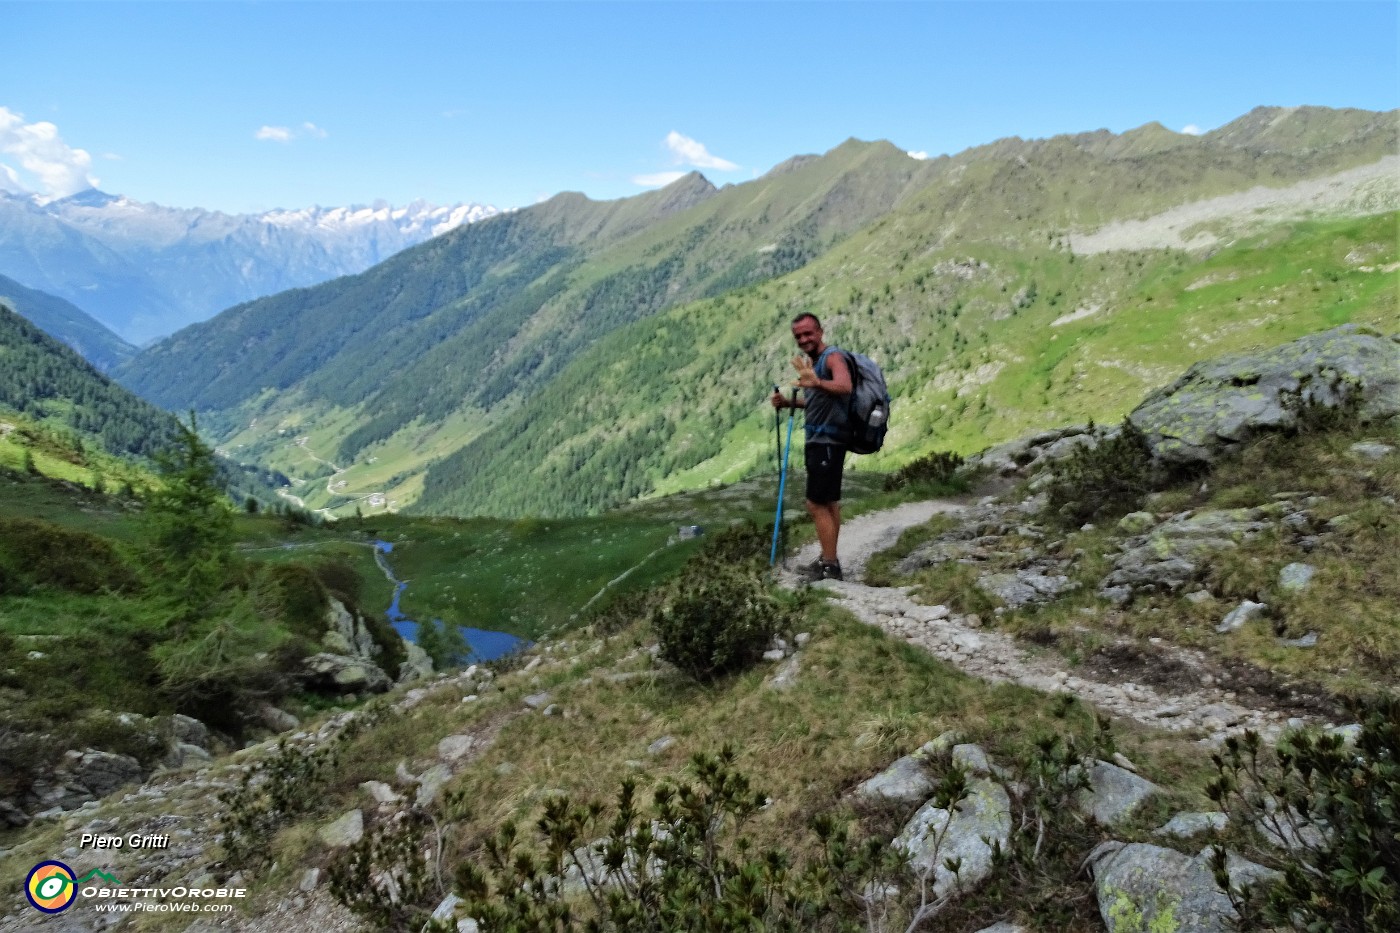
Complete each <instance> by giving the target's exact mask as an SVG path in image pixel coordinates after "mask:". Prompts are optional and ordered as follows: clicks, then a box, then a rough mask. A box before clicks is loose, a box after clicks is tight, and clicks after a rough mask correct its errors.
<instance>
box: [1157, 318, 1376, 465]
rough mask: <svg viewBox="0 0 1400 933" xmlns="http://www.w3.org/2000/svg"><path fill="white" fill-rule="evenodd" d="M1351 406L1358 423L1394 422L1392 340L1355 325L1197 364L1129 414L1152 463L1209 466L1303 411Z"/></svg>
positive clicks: (1292, 423) (1293, 422)
mask: <svg viewBox="0 0 1400 933" xmlns="http://www.w3.org/2000/svg"><path fill="white" fill-rule="evenodd" d="M1344 405H1354V406H1355V407H1356V411H1357V414H1358V415H1359V416H1360V417H1361V418H1362V420H1366V421H1380V420H1383V419H1386V418H1391V417H1394V416H1396V415H1400V338H1397V337H1386V336H1383V335H1381V334H1379V333H1378V332H1376V331H1373V330H1370V329H1368V328H1365V327H1361V326H1359V325H1356V324H1344V325H1342V326H1341V327H1336V328H1333V329H1332V330H1329V331H1324V332H1322V333H1320V334H1309V335H1308V336H1306V337H1301V338H1299V339H1298V340H1295V341H1293V342H1292V343H1286V344H1283V345H1281V346H1277V347H1273V348H1271V349H1268V350H1262V351H1259V352H1255V353H1242V354H1237V355H1233V356H1225V357H1221V358H1219V359H1216V360H1210V361H1208V362H1204V363H1197V364H1196V365H1195V366H1192V367H1191V368H1190V369H1188V370H1187V371H1186V373H1185V374H1184V375H1183V376H1182V377H1181V378H1180V379H1178V380H1176V381H1175V382H1173V383H1172V384H1171V385H1169V386H1167V387H1165V388H1163V389H1159V390H1157V391H1156V392H1153V393H1152V394H1151V395H1149V396H1148V397H1147V398H1146V399H1144V400H1143V402H1142V404H1140V405H1139V406H1138V407H1137V408H1135V409H1133V413H1132V414H1131V415H1130V416H1129V417H1131V419H1132V421H1133V424H1135V425H1137V427H1138V428H1139V429H1140V430H1142V432H1143V433H1144V434H1146V435H1147V440H1148V443H1149V444H1150V445H1151V447H1152V453H1153V456H1154V457H1156V458H1157V459H1158V460H1160V461H1161V462H1162V463H1164V464H1167V465H1170V466H1183V465H1189V464H1196V463H1210V462H1212V461H1214V460H1215V459H1216V458H1217V457H1218V456H1219V455H1220V453H1221V452H1223V451H1225V450H1228V449H1230V448H1232V447H1235V446H1237V445H1239V444H1241V443H1243V442H1245V441H1247V440H1249V439H1250V438H1252V437H1255V436H1257V435H1259V434H1260V433H1262V432H1265V431H1271V430H1281V429H1286V428H1291V427H1293V426H1295V425H1296V424H1297V423H1298V419H1299V417H1300V416H1303V411H1304V409H1306V408H1307V407H1309V406H1320V407H1322V408H1334V409H1335V408H1339V407H1341V406H1344Z"/></svg>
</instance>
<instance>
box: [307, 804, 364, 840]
mask: <svg viewBox="0 0 1400 933" xmlns="http://www.w3.org/2000/svg"><path fill="white" fill-rule="evenodd" d="M316 835H317V836H318V837H319V838H320V840H321V841H322V842H323V843H325V844H326V845H327V846H328V847H329V848H332V849H343V848H345V847H346V846H352V845H354V844H355V843H357V842H359V841H360V840H361V839H362V838H363V837H364V835H365V815H364V812H363V811H361V810H349V811H347V812H346V813H344V814H342V815H341V816H340V818H339V819H337V820H335V821H334V822H332V823H328V824H327V825H325V826H322V827H321V828H320V829H318V830H317V831H316Z"/></svg>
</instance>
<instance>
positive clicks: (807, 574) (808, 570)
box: [802, 558, 842, 583]
mask: <svg viewBox="0 0 1400 933" xmlns="http://www.w3.org/2000/svg"><path fill="white" fill-rule="evenodd" d="M802 578H803V579H804V580H806V581H807V582H808V583H818V582H820V581H822V580H840V579H842V577H841V562H840V561H839V560H838V561H831V562H830V563H828V562H827V561H824V560H822V559H821V558H817V559H816V560H814V561H812V562H811V563H810V564H808V565H807V566H805V567H803V568H802Z"/></svg>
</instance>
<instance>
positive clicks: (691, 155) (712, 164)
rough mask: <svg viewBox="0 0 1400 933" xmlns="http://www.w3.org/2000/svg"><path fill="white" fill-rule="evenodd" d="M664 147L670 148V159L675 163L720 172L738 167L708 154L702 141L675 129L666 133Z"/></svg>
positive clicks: (730, 170)
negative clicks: (683, 134)
mask: <svg viewBox="0 0 1400 933" xmlns="http://www.w3.org/2000/svg"><path fill="white" fill-rule="evenodd" d="M666 148H667V149H669V150H671V161H672V162H673V163H675V164H676V165H693V166H695V167H696V168H712V169H717V170H719V171H721V172H732V171H734V170H735V169H737V168H738V167H739V166H737V165H735V164H734V163H733V162H730V161H729V160H728V159H721V158H720V157H719V156H714V155H710V151H709V150H708V149H706V148H705V145H704V143H700V142H696V141H695V140H693V139H691V138H690V137H689V136H682V135H681V134H680V133H677V132H676V131H675V130H672V131H671V132H669V133H667V134H666Z"/></svg>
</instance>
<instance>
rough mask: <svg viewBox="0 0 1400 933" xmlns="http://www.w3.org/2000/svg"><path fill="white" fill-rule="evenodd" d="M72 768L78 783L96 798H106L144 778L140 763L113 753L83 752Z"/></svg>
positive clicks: (72, 764)
mask: <svg viewBox="0 0 1400 933" xmlns="http://www.w3.org/2000/svg"><path fill="white" fill-rule="evenodd" d="M70 768H71V769H72V774H73V777H74V778H75V779H76V780H77V782H78V783H79V784H81V785H83V786H84V787H86V788H87V789H88V790H89V791H91V792H92V795H93V796H94V797H106V796H107V795H108V794H110V793H112V792H113V791H115V790H117V789H118V788H121V787H124V786H125V785H127V784H134V783H137V782H139V781H140V780H141V779H142V777H143V776H144V772H143V771H142V769H141V763H140V762H139V761H137V760H136V759H135V758H132V757H131V756H130V755H118V754H115V753H113V752H98V751H86V752H83V753H82V755H81V756H79V757H78V758H77V760H76V761H73V762H72V763H71V764H70Z"/></svg>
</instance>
